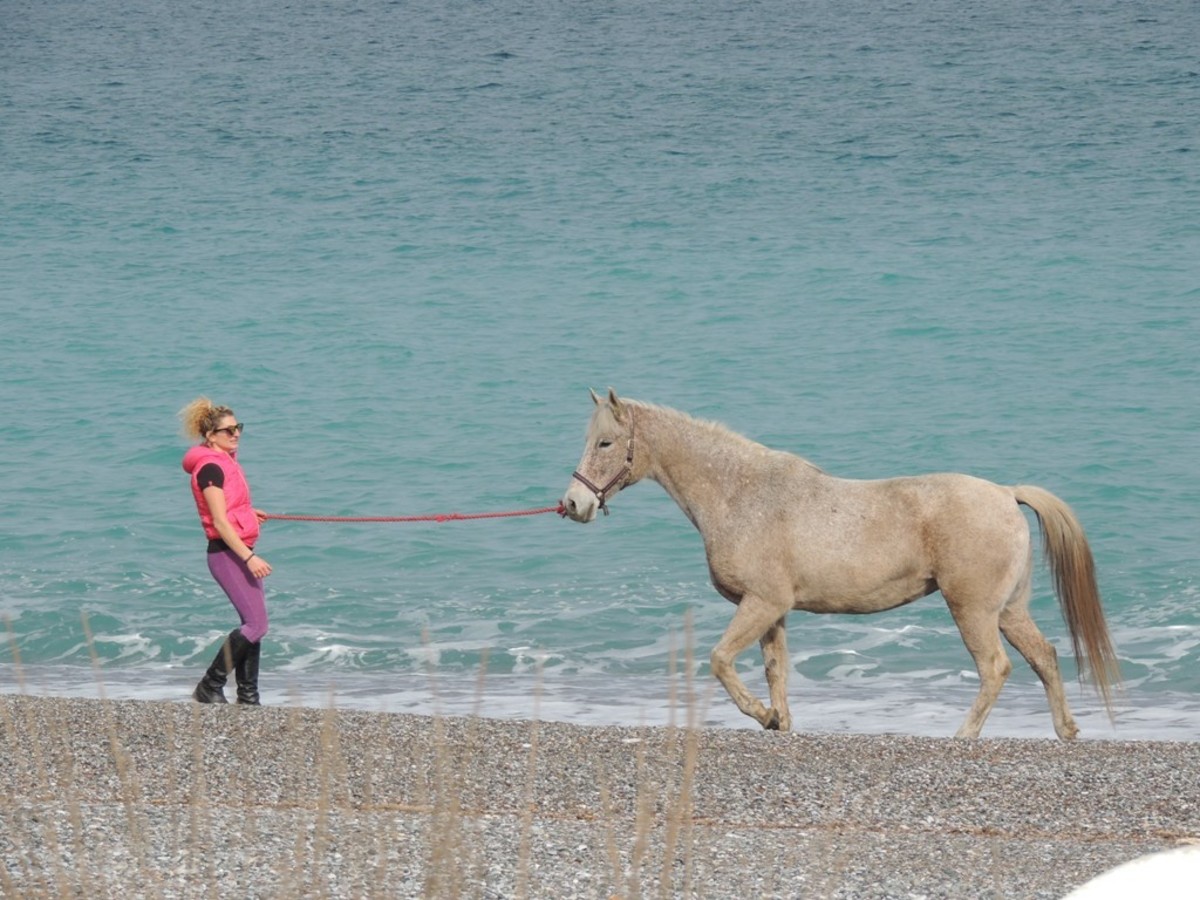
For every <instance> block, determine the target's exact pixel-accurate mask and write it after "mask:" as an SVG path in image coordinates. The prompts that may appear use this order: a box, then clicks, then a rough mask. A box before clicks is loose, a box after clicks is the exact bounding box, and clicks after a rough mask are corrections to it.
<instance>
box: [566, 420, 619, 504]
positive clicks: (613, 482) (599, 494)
mask: <svg viewBox="0 0 1200 900" xmlns="http://www.w3.org/2000/svg"><path fill="white" fill-rule="evenodd" d="M633 424H634V423H633V412H632V410H631V411H630V413H629V443H628V444H627V445H626V447H625V465H624V466H622V467H621V471H619V472H618V473H617V474H616V475H614V476H613V477H612V478H611V479H610V480H609V482H608V484H606V485H605V486H604V487H596V485H595V484H593V483H592V482H591V481H590V480H589V479H587V478H586V477H584V476H583V475H581V474H580V473H579V471H578V470H576V471H574V472H572V473H571V477H572V478H574V479H575V480H576V481H578V482H579V483H580V484H582V485H583V486H584V487H585V488H587V489H588V490H589V491H591V492H592V493H593V494H595V495H596V499H597V500H599V501H600V509H601V510H602V511H603V512H604V514H605V515H606V516H607V515H608V504H607V502H606V501H607V499H608V492H609V491H611V490H612V489H613V488H614V487H616V488H617V490H618V491H619V490H621V488H623V487H625V484H626V482H627V481H628V479H629V476H630V475H632V474H633ZM618 482H620V487H617V483H618Z"/></svg>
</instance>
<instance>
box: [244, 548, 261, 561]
mask: <svg viewBox="0 0 1200 900" xmlns="http://www.w3.org/2000/svg"><path fill="white" fill-rule="evenodd" d="M256 556H258V554H257V553H255V552H254V551H253V550H251V551H250V555H249V556H247V557H246V558H245V559H243V560H242V562H244V563H248V562H250V560H252V559H254V557H256Z"/></svg>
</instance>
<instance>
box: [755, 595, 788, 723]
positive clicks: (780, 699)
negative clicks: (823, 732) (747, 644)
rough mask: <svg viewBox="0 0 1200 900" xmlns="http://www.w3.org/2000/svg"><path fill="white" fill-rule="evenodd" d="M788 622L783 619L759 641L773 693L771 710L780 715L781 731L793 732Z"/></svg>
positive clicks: (770, 689) (768, 688) (769, 687)
mask: <svg viewBox="0 0 1200 900" xmlns="http://www.w3.org/2000/svg"><path fill="white" fill-rule="evenodd" d="M786 621H787V619H786V617H781V618H780V619H779V621H778V622H776V623H775V624H774V625H772V626H771V627H770V628H768V629H767V633H766V634H764V635H763V636H762V637H761V638H760V639H759V644H760V645H761V646H762V655H763V665H764V667H765V668H766V673H767V690H768V691H770V692H771V708H772V709H774V710H775V712H776V713H778V720H779V721H778V728H779V730H780V731H791V728H792V713H791V711H790V710H789V709H788V696H787V676H788V655H787V632H786V631H785V630H784V626H785V623H786Z"/></svg>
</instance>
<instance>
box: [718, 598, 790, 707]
mask: <svg viewBox="0 0 1200 900" xmlns="http://www.w3.org/2000/svg"><path fill="white" fill-rule="evenodd" d="M787 609H788V604H787V603H786V602H785V603H782V604H778V603H771V602H770V601H768V600H764V599H763V598H762V597H758V596H756V595H754V594H746V595H744V596H743V597H742V599H741V602H739V603H738V608H737V612H735V613H734V614H733V620H732V621H731V622H730V623H729V626H728V627H727V628H726V629H725V634H723V635H722V636H721V640H719V641H718V642H717V646H715V647H713V651H712V658H711V663H712V671H713V675H715V676H716V678H717V680H718V681H720V682H721V684H722V686H724V688H725V690H726V692H727V693H728V694H729V696H730V698H732V700H733V702H734V703H736V704H737V708H738V709H740V710H741V711H742V712H743V713H745V714H746V715H748V716H750V717H752V718H753V719H755V720H756V721H757V722H758V724H760V725H761V726H762V727H763V728H768V729H781V730H783V729H787V728H790V727H791V718H790V715H789V714H788V710H787V705H786V702H785V704H784V706H783V709H782V716H781V715H780V712H781V711H780V710H779V709H776V708H772V709H768V708H767V707H765V706H763V704H762V701H761V700H759V699H758V698H756V697H755V696H754V695H753V694H751V693H750V691H749V690H748V689H747V688H746V685H745V683H744V682H743V681H742V679H741V678H739V677H738V674H737V668H736V666H735V665H734V664H735V662H736V661H737V658H738V655H739V654H740V653H741V652H742V651H743V650H745V649H746V648H747V647H749V646H750V645H751V644H753V643H754V642H755V641H757V640H760V639H761V638H763V636H764V635H765V634H766V633H767V631H768V629H770V628H772V627H774V626H775V625H776V624H777V623H778V622H779V621H780V620H781V619H782V618H783V615H784V613H786V612H787ZM774 694H775V691H774V689H773V690H772V700H773V701H774Z"/></svg>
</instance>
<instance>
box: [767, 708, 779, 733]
mask: <svg viewBox="0 0 1200 900" xmlns="http://www.w3.org/2000/svg"><path fill="white" fill-rule="evenodd" d="M779 727H780V725H779V711H778V710H774V709H773V710H771V714H770V715H769V716H767V721H765V722H763V728H764V729H765V730H766V731H778V730H779Z"/></svg>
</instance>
